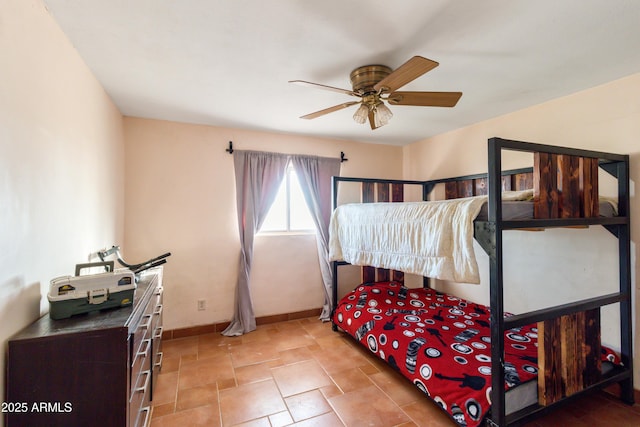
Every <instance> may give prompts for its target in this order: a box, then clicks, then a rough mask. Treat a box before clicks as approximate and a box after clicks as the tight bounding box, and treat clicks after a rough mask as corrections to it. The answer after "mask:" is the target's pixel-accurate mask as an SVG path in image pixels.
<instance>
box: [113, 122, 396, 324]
mask: <svg viewBox="0 0 640 427" xmlns="http://www.w3.org/2000/svg"><path fill="white" fill-rule="evenodd" d="M125 140H126V144H125V145H126V149H125V150H126V155H125V158H126V183H127V188H126V192H125V194H126V196H125V197H126V206H127V214H126V221H125V222H126V225H125V236H126V240H125V242H124V244H123V254H124V255H125V256H126V258H128V259H131V260H132V261H137V260H140V261H142V260H144V259H148V258H151V257H153V256H155V255H158V254H160V253H163V252H167V251H169V252H171V253H172V256H171V257H170V258H169V260H168V263H167V265H166V267H165V283H166V286H165V289H166V302H165V312H164V313H165V322H166V328H167V329H176V328H184V327H189V326H195V325H205V324H211V323H217V322H223V321H228V320H230V318H231V315H232V308H233V302H234V292H235V283H236V277H237V268H238V257H239V248H240V246H239V245H240V244H239V238H238V227H237V219H236V201H235V178H234V173H233V157H232V156H231V155H229V154H228V153H227V152H225V149H226V148H227V147H228V143H229V141H233V143H234V147H235V148H237V149H245V150H263V151H276V152H283V153H294V154H313V155H319V156H326V157H339V156H340V151H344V152H345V154H346V156H347V158H348V159H349V161H347V162H344V163H343V164H342V175H343V176H349V175H352V176H378V175H384V176H386V177H389V178H400V177H401V174H402V173H401V171H402V149H401V148H400V147H395V146H385V145H375V146H371V145H367V144H362V143H356V142H347V141H336V140H328V139H318V138H309V137H304V136H292V135H284V134H275V133H264V132H251V131H242V130H238V129H229V128H219V127H212V126H198V125H190V124H183V123H174V122H166V121H156V120H145V119H138V118H126V119H125ZM254 262H255V266H254V269H253V271H252V277H251V280H252V285H251V286H252V296H253V303H254V309H255V312H256V315H257V316H266V315H271V314H282V313H290V312H295V311H301V310H307V309H312V308H319V307H321V306H322V302H323V293H322V288H321V278H320V271H319V267H318V257H317V249H316V244H315V236H313V235H296V236H260V237H258V238H256V241H255V252H254ZM199 299H205V300H206V306H207V308H206V310H204V311H198V310H197V301H198V300H199Z"/></svg>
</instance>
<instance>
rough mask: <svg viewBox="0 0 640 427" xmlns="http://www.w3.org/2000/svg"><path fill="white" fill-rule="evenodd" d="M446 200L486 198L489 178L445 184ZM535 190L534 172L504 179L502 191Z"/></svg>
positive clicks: (505, 176)
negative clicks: (474, 197) (473, 197)
mask: <svg viewBox="0 0 640 427" xmlns="http://www.w3.org/2000/svg"><path fill="white" fill-rule="evenodd" d="M444 185H445V187H444V192H445V198H446V199H447V200H449V199H459V198H461V197H471V196H484V195H486V194H487V178H473V179H465V180H461V181H450V182H445V184H444ZM530 188H533V172H523V173H515V174H512V175H504V176H503V177H502V191H510V190H528V189H530Z"/></svg>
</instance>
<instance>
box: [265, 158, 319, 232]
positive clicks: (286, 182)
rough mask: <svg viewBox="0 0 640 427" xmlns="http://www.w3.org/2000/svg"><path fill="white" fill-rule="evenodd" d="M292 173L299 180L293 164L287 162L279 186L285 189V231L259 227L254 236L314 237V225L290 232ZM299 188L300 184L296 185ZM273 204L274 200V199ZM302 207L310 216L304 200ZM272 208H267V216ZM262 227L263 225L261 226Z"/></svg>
mask: <svg viewBox="0 0 640 427" xmlns="http://www.w3.org/2000/svg"><path fill="white" fill-rule="evenodd" d="M292 173H294V174H295V175H296V179H297V180H298V182H299V180H300V178H299V177H298V173H297V172H296V170H295V168H294V167H293V163H291V162H289V163H288V164H287V168H286V170H285V174H284V177H283V179H282V181H283V182H282V183H281V184H280V185H281V186H282V185H284V187H285V190H284V191H285V229H284V230H262V227H260V230H258V232H257V233H256V235H262V236H277V235H287V236H293V235H311V234H313V235H315V234H316V226H315V223H314V224H313V227H312V228H308V229H295V230H292V229H291V174H292ZM298 185H299V186H300V184H298ZM300 188H302V186H300ZM278 192H280V188H279V189H278ZM274 202H275V199H274ZM304 207H305V209H306V210H307V212H308V213H309V216H311V212H310V211H309V207H308V206H307V203H306V200H305V201H304ZM272 208H273V205H272V206H271V207H270V208H269V212H268V213H267V216H269V214H270V213H271V209H272ZM311 219H312V220H313V217H311ZM262 225H264V223H263V224H262Z"/></svg>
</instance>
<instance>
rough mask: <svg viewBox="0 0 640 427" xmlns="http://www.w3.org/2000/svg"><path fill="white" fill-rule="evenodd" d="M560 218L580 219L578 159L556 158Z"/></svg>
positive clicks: (570, 157)
mask: <svg viewBox="0 0 640 427" xmlns="http://www.w3.org/2000/svg"><path fill="white" fill-rule="evenodd" d="M558 184H559V193H560V218H579V217H580V159H579V158H578V157H576V156H563V155H560V156H558Z"/></svg>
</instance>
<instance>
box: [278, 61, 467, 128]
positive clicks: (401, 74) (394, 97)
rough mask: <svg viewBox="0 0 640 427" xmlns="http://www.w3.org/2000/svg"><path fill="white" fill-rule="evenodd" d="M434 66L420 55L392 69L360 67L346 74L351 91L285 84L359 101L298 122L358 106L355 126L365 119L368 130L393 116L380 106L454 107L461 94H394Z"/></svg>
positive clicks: (299, 81)
mask: <svg viewBox="0 0 640 427" xmlns="http://www.w3.org/2000/svg"><path fill="white" fill-rule="evenodd" d="M437 66H438V63H437V62H435V61H432V60H430V59H427V58H423V57H422V56H414V57H413V58H411V59H409V60H408V61H407V62H405V63H404V64H402V65H401V66H400V67H398V68H397V69H396V70H392V69H391V68H389V67H387V66H386V65H364V66H362V67H358V68H356V69H355V70H353V71H352V72H351V74H350V79H351V85H352V87H353V89H352V90H348V89H340V88H337V87H333V86H327V85H323V84H319V83H311V82H307V81H304V80H290V81H289V83H296V84H301V85H307V86H313V87H316V88H319V89H324V90H330V91H334V92H340V93H344V94H347V95H351V96H355V97H357V98H360V100H359V101H349V102H343V103H342V104H338V105H334V106H333V107H329V108H325V109H324V110H320V111H316V112H314V113H311V114H307V115H304V116H301V117H300V118H301V119H315V118H317V117H320V116H324V115H325V114H329V113H333V112H334V111H339V110H342V109H344V108H347V107H351V106H352V105H356V104H360V107H358V109H357V110H356V112H355V114H354V115H353V120H355V121H356V122H357V123H365V122H366V121H367V120H369V124H370V126H371V129H372V130H373V129H377V128H379V127H380V126H384V125H386V124H387V123H389V120H390V119H391V117H393V113H392V112H391V110H390V109H389V107H387V106H386V105H385V103H384V101H387V102H388V103H389V104H390V105H413V106H419V107H454V106H455V105H456V104H457V103H458V100H459V99H460V97H461V96H462V92H398V91H397V90H398V89H400V88H401V87H402V86H404V85H406V84H407V83H409V82H411V81H413V80H415V79H417V78H418V77H420V76H421V75H423V74H425V73H426V72H428V71H430V70H432V69H434V68H435V67H437Z"/></svg>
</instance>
